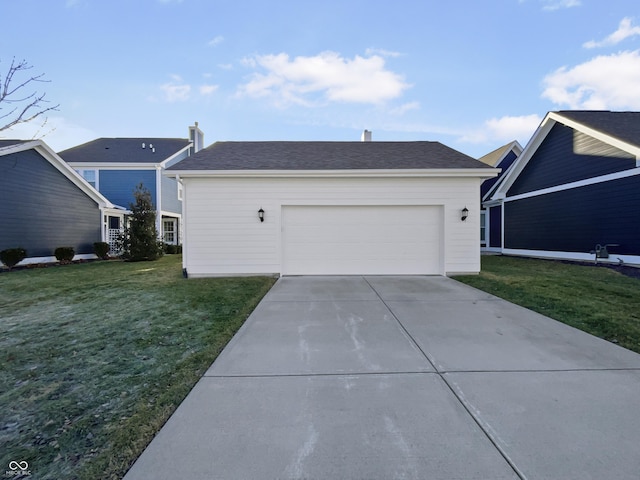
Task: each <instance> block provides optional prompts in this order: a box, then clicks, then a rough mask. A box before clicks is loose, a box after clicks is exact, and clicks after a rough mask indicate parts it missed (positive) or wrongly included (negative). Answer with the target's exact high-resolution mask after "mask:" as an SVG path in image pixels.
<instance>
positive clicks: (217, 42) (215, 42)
mask: <svg viewBox="0 0 640 480" xmlns="http://www.w3.org/2000/svg"><path fill="white" fill-rule="evenodd" d="M222 42H224V37H223V36H222V35H218V36H217V37H215V38H212V39H211V40H209V42H208V43H207V45H209V46H210V47H217V46H218V45H220V44H221V43H222Z"/></svg>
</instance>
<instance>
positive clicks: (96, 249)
mask: <svg viewBox="0 0 640 480" xmlns="http://www.w3.org/2000/svg"><path fill="white" fill-rule="evenodd" d="M109 250H111V246H109V244H108V243H107V242H95V243H94V244H93V253H95V254H96V257H98V258H101V259H103V260H106V259H107V258H109Z"/></svg>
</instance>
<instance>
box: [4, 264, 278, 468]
mask: <svg viewBox="0 0 640 480" xmlns="http://www.w3.org/2000/svg"><path fill="white" fill-rule="evenodd" d="M274 281H275V280H274V279H273V278H266V277H243V278H210V279H190V280H185V279H183V278H182V271H181V257H180V256H179V255H171V256H165V257H163V258H161V259H160V260H158V261H155V262H140V263H123V262H119V261H105V262H95V263H90V264H80V265H70V266H65V267H51V268H45V269H33V270H22V271H16V272H10V273H1V274H0V385H1V387H0V445H1V451H0V458H1V460H0V464H1V466H0V473H4V472H5V470H6V469H7V465H8V464H9V463H10V462H14V461H15V462H23V461H26V462H28V464H29V470H30V471H31V473H32V475H33V477H32V478H38V479H62V478H65V479H91V480H94V479H98V478H100V479H119V478H122V476H123V475H124V473H125V472H126V471H127V470H128V468H129V467H130V465H131V464H132V462H133V461H134V460H135V459H136V458H137V457H138V456H139V454H140V453H141V452H142V450H143V449H144V448H145V446H146V445H147V444H148V443H149V442H150V440H151V439H152V438H153V436H154V434H155V433H156V432H157V431H158V430H159V429H160V427H161V426H162V425H163V424H164V422H165V421H166V420H167V419H168V417H169V416H170V415H171V413H172V412H173V411H174V410H175V408H176V407H177V406H178V404H179V403H180V402H181V401H182V400H183V399H184V397H185V396H186V395H187V393H188V392H189V391H190V389H191V388H192V387H193V385H194V384H195V383H196V382H197V381H198V379H199V378H200V377H201V376H202V374H203V373H204V372H205V370H206V369H207V368H208V367H209V365H210V364H211V363H212V362H213V360H214V359H215V358H216V357H217V355H218V354H219V352H220V351H221V350H222V349H223V348H224V346H225V345H226V344H227V342H228V341H229V340H230V339H231V337H232V336H233V335H234V333H235V332H236V331H237V330H238V328H239V327H240V326H241V325H242V323H243V322H244V321H245V319H246V318H247V317H248V315H249V314H250V313H251V312H252V311H253V309H254V308H255V306H256V305H257V303H258V302H259V301H260V299H261V298H262V297H263V296H264V295H265V293H266V292H267V291H268V290H269V288H270V287H271V286H272V285H273V282H274ZM10 473H14V472H10ZM3 478H4V477H3Z"/></svg>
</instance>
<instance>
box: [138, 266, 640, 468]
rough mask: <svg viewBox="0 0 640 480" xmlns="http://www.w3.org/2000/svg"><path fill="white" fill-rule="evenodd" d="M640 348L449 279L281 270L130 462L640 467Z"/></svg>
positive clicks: (234, 465)
mask: <svg viewBox="0 0 640 480" xmlns="http://www.w3.org/2000/svg"><path fill="white" fill-rule="evenodd" d="M639 404H640V355H638V354H635V353H633V352H630V351H628V350H625V349H622V348H620V347H617V346H616V345H613V344H610V343H608V342H606V341H603V340H600V339H598V338H595V337H592V336H590V335H587V334H585V333H583V332H580V331H578V330H575V329H573V328H571V327H567V326H565V325H563V324H561V323H558V322H556V321H554V320H551V319H549V318H546V317H544V316H542V315H538V314H536V313H533V312H531V311H529V310H526V309H524V308H520V307H517V306H515V305H513V304H510V303H508V302H505V301H503V300H500V299H498V298H497V297H494V296H491V295H488V294H486V293H484V292H481V291H479V290H476V289H473V288H470V287H468V286H465V285H463V284H460V283H458V282H456V281H455V280H452V279H449V278H445V277H284V278H281V279H280V280H278V282H277V283H276V285H275V286H274V287H273V288H272V289H271V291H270V292H269V293H268V294H267V296H266V297H265V298H264V299H263V301H262V302H261V303H260V305H259V306H258V307H257V308H256V310H255V311H254V312H253V314H252V315H251V316H250V317H249V319H248V320H247V322H246V323H245V325H244V326H243V327H242V328H241V330H240V331H239V332H238V334H237V335H236V336H235V337H234V338H233V340H232V341H231V342H230V343H229V345H228V346H227V348H226V349H225V350H224V351H223V352H222V354H221V355H220V356H219V358H218V359H217V360H216V362H215V363H214V364H213V365H212V366H211V368H210V369H209V370H208V371H207V373H206V374H205V375H204V377H203V378H202V379H201V380H200V382H199V383H198V384H197V385H196V386H195V387H194V389H193V390H192V391H191V393H190V394H189V396H188V397H187V398H186V399H185V401H184V402H183V403H182V404H181V405H180V406H179V408H178V409H177V411H176V412H175V413H174V415H173V416H172V417H171V418H170V419H169V421H168V422H167V424H166V425H165V426H164V428H163V429H162V430H161V431H160V433H159V434H158V435H157V437H156V438H155V439H154V440H153V441H152V443H151V444H150V445H149V447H148V448H147V449H146V450H145V452H144V453H143V454H142V456H141V457H140V458H139V459H138V461H137V462H136V463H135V465H134V466H133V467H132V468H131V470H130V471H129V473H128V474H127V475H126V477H125V480H140V479H149V480H151V479H154V480H157V479H175V478H189V479H202V480H204V479H207V480H210V479H218V478H220V479H307V480H310V479H333V478H335V479H390V478H403V479H405V478H406V479H413V478H415V479H426V478H428V479H452V478H456V479H471V478H473V479H503V478H509V479H517V478H523V479H524V478H528V479H539V478H548V479H560V478H561V479H581V480H582V479H587V478H593V479H599V478H616V479H637V478H638V472H640V453H639V450H638V445H640V415H638V414H637V409H638V405H639Z"/></svg>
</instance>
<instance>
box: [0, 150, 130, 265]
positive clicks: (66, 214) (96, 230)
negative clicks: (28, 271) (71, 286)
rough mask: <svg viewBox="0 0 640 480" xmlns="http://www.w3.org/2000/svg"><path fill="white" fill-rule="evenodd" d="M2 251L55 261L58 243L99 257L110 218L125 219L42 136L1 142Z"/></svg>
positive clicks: (32, 260) (31, 260)
mask: <svg viewBox="0 0 640 480" xmlns="http://www.w3.org/2000/svg"><path fill="white" fill-rule="evenodd" d="M0 204H1V205H2V208H0V250H5V249H7V248H18V247H21V248H24V249H26V251H27V255H28V258H27V259H25V260H24V261H23V263H35V262H37V263H41V262H51V261H55V257H54V256H53V255H54V250H55V249H56V248H57V247H66V246H71V247H73V248H74V250H75V252H76V258H95V256H94V255H93V243H94V242H100V241H105V240H106V232H107V222H108V219H109V218H117V219H119V221H121V219H123V218H124V215H125V213H126V212H125V211H124V210H122V209H119V208H117V207H116V206H114V205H113V204H112V203H111V202H109V201H108V200H107V199H106V198H105V197H104V196H103V195H101V194H100V193H99V192H98V191H96V190H95V189H94V188H92V187H91V186H90V185H89V184H88V183H87V182H86V181H85V180H84V179H83V178H82V177H81V176H80V175H78V173H77V172H75V171H74V170H73V169H72V168H71V167H69V165H67V164H66V163H65V162H64V161H63V160H62V159H61V158H60V157H59V156H58V155H56V153H55V152H54V151H53V150H51V148H50V147H49V146H48V145H47V144H46V143H44V142H43V141H42V140H32V141H20V140H0Z"/></svg>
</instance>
